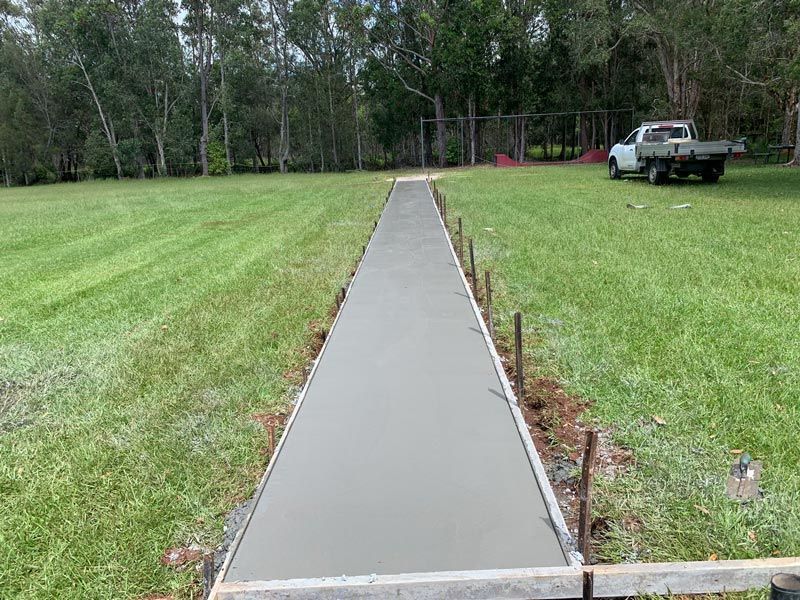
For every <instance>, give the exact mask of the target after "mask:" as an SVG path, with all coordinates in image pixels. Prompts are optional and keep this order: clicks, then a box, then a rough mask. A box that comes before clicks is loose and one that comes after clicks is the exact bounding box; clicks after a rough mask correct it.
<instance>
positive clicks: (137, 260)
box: [0, 174, 390, 598]
mask: <svg viewBox="0 0 800 600" xmlns="http://www.w3.org/2000/svg"><path fill="white" fill-rule="evenodd" d="M389 185H390V184H389V183H388V182H386V181H385V176H383V175H381V176H376V175H369V174H355V175H330V176H324V175H323V176H319V175H318V176H302V175H293V176H287V177H278V176H261V177H259V176H237V177H229V178H221V179H195V180H162V181H148V182H140V181H129V182H124V183H116V182H114V183H101V182H96V183H84V184H66V185H57V186H47V187H37V188H28V189H12V190H1V191H0V255H2V257H3V260H2V262H0V283H1V284H2V285H0V588H1V589H2V590H3V591H2V593H0V595H2V596H4V597H22V598H26V597H27V598H34V597H35V598H44V597H49V598H56V597H57V598H112V597H113V598H136V597H145V596H148V595H149V594H169V593H171V594H175V595H176V597H190V596H193V595H196V588H195V587H194V586H193V581H196V580H197V578H198V574H197V573H196V571H195V569H194V565H186V566H185V567H184V568H183V570H178V569H174V568H170V567H167V566H164V565H162V564H161V562H160V559H161V557H162V555H163V553H164V551H165V549H166V548H168V547H173V546H191V545H196V546H201V547H213V546H214V545H216V543H218V542H219V541H220V539H221V536H222V519H223V517H224V515H225V513H226V512H227V511H228V510H230V509H231V508H232V507H233V506H234V505H235V504H236V503H238V502H240V501H242V500H243V499H245V498H246V497H247V496H249V495H250V494H251V493H252V491H253V489H254V487H255V485H256V483H257V481H258V478H259V477H260V475H261V473H262V471H263V469H264V466H265V465H264V462H265V456H264V454H263V450H264V448H265V447H266V445H267V434H266V432H265V431H264V430H263V429H262V428H261V426H260V425H259V424H258V423H257V422H256V421H255V420H253V419H252V415H253V414H254V413H262V412H265V411H266V412H269V411H275V410H280V409H282V408H284V409H285V407H286V403H287V401H288V400H290V399H291V398H292V396H293V394H294V393H295V392H296V390H297V385H298V384H299V383H300V380H301V379H302V371H303V368H304V367H305V365H306V364H307V362H308V360H309V355H308V353H307V352H306V351H305V349H306V348H307V347H308V345H309V344H310V343H311V342H312V338H313V335H314V333H313V331H312V328H313V327H314V326H316V327H322V326H325V327H327V326H328V325H329V322H330V320H331V307H332V305H333V301H334V295H335V293H336V292H337V291H338V290H339V289H340V287H341V286H342V285H343V284H344V283H345V281H346V280H347V279H348V277H349V275H350V273H351V271H352V269H353V267H354V265H355V261H356V259H357V258H358V257H359V256H360V255H361V247H362V245H363V244H365V243H366V241H367V240H368V239H369V236H370V234H371V232H372V225H373V221H374V220H375V219H376V218H377V216H378V215H379V213H380V209H381V206H382V203H383V199H384V198H385V194H386V191H387V190H388V188H389ZM310 324H311V327H310ZM314 324H316V325H314Z"/></svg>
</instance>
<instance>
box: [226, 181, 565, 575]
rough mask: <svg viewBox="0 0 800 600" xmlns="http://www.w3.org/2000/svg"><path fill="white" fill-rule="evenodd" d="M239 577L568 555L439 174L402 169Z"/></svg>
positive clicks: (519, 563)
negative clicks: (498, 364) (433, 177)
mask: <svg viewBox="0 0 800 600" xmlns="http://www.w3.org/2000/svg"><path fill="white" fill-rule="evenodd" d="M234 552H235V554H234V556H233V558H232V560H231V562H230V566H229V568H228V571H227V573H226V574H225V578H224V579H225V581H226V582H232V581H255V580H273V579H295V578H312V577H327V576H341V575H343V574H347V575H369V574H371V573H375V574H398V573H415V572H429V571H463V570H477V569H498V568H516V567H533V566H539V567H543V566H563V565H567V564H568V563H567V559H566V558H565V555H564V553H563V551H562V549H561V546H560V545H559V541H558V538H557V536H556V533H555V531H554V529H553V527H552V524H551V522H550V518H549V516H548V513H547V509H546V506H545V503H544V500H543V498H542V494H541V492H540V489H539V486H538V484H537V481H536V478H535V476H534V473H533V470H532V467H531V464H530V461H529V458H528V456H527V454H526V452H525V448H524V446H523V443H522V440H521V438H520V435H519V433H518V431H517V428H516V425H515V422H514V420H513V417H512V414H511V411H510V409H509V406H508V403H507V400H506V398H505V396H504V394H503V387H502V385H501V383H500V379H499V378H498V375H497V372H496V371H495V368H494V364H493V362H492V358H491V355H490V353H489V351H488V349H487V346H486V343H485V341H484V338H483V335H482V333H481V331H480V327H479V325H478V322H477V320H476V316H475V314H474V312H473V310H472V307H471V305H470V301H469V298H468V296H467V293H466V290H465V289H464V285H463V282H462V279H461V276H460V274H459V273H458V271H457V268H456V265H455V264H454V261H453V257H452V254H451V252H450V249H449V246H448V243H447V240H446V238H445V235H444V232H443V230H442V228H441V225H440V223H439V219H438V216H437V214H436V210H435V208H434V205H433V203H432V201H431V198H430V195H429V193H428V191H427V187H426V185H425V183H424V182H423V181H415V182H398V183H397V184H396V186H395V189H394V192H393V193H392V196H391V199H390V201H389V203H388V205H387V207H386V209H385V212H384V215H383V218H382V220H381V222H380V224H379V226H378V229H377V231H376V232H375V236H374V238H373V241H372V243H371V245H370V247H369V249H368V251H367V255H366V257H365V258H364V262H363V263H362V266H361V269H360V271H359V273H358V275H357V276H356V279H355V281H354V282H353V285H352V288H351V291H350V294H349V296H348V299H347V302H346V304H345V306H344V308H343V310H342V313H341V315H340V317H339V320H338V322H337V324H336V326H335V327H334V329H333V332H332V334H331V336H330V339H329V341H328V345H327V347H326V348H325V350H324V352H323V354H322V357H321V358H320V362H319V364H318V366H317V369H316V372H315V373H314V376H313V379H312V381H311V383H310V384H309V386H308V389H307V392H306V396H305V398H304V400H303V403H302V405H301V406H300V408H299V412H298V413H297V416H296V418H295V421H294V423H293V424H292V426H291V428H290V429H289V431H288V433H287V436H286V440H285V442H284V445H283V447H282V448H281V450H280V453H279V455H278V457H277V458H276V461H275V464H274V465H273V468H272V471H271V473H270V475H269V478H268V479H267V482H266V485H265V486H264V489H263V491H262V493H261V496H260V498H259V499H258V502H257V504H256V507H255V509H254V512H253V516H252V518H251V520H250V522H249V524H248V525H247V528H246V530H245V532H244V535H243V536H242V538H241V541H240V543H239V545H238V547H237V548H236V549H235V550H234Z"/></svg>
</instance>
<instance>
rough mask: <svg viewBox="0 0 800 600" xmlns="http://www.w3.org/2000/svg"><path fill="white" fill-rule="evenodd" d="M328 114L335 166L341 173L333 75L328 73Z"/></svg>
mask: <svg viewBox="0 0 800 600" xmlns="http://www.w3.org/2000/svg"><path fill="white" fill-rule="evenodd" d="M328 112H329V114H330V127H331V148H332V150H333V166H334V168H335V169H336V170H337V171H339V170H340V169H339V152H338V150H337V149H336V117H335V116H334V115H335V112H334V110H333V89H332V86H331V73H330V70H329V71H328Z"/></svg>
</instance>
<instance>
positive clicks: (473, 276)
mask: <svg viewBox="0 0 800 600" xmlns="http://www.w3.org/2000/svg"><path fill="white" fill-rule="evenodd" d="M469 269H470V271H469V275H470V278H471V279H472V291H473V292H474V293H475V301H476V302H477V301H478V276H477V273H476V271H475V248H474V246H473V245H472V238H469Z"/></svg>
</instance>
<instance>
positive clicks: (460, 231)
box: [458, 217, 464, 269]
mask: <svg viewBox="0 0 800 600" xmlns="http://www.w3.org/2000/svg"><path fill="white" fill-rule="evenodd" d="M458 262H460V263H461V268H462V269H463V268H464V226H463V224H462V223H461V217H458Z"/></svg>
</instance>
